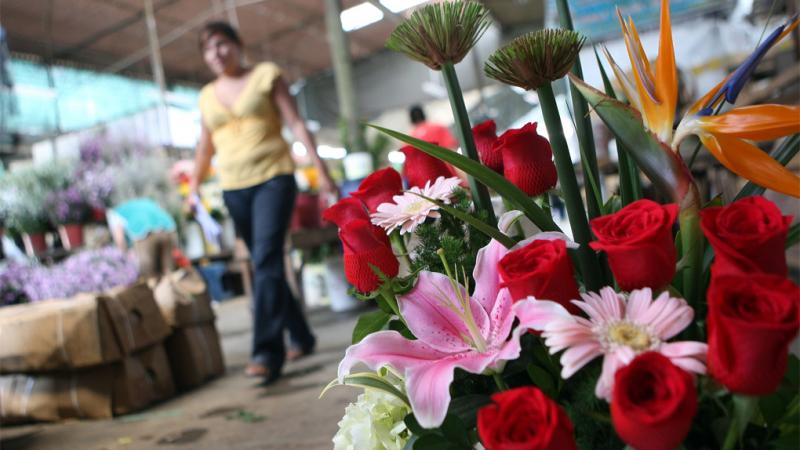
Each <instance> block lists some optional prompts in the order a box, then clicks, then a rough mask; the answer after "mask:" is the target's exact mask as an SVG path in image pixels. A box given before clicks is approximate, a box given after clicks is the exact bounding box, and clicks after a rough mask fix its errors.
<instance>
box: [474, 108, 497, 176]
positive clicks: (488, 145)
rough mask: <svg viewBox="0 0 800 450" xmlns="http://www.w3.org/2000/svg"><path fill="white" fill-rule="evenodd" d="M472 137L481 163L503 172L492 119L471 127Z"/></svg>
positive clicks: (495, 129)
mask: <svg viewBox="0 0 800 450" xmlns="http://www.w3.org/2000/svg"><path fill="white" fill-rule="evenodd" d="M472 137H473V138H474V139H475V147H476V148H477V149H478V156H479V157H480V159H481V163H483V165H484V166H486V167H488V168H490V169H492V170H494V171H495V172H497V173H503V153H502V152H501V151H500V149H499V148H497V147H495V144H496V143H497V124H495V123H494V120H491V119H489V120H487V121H485V122H481V123H479V124H477V125H475V126H474V127H472Z"/></svg>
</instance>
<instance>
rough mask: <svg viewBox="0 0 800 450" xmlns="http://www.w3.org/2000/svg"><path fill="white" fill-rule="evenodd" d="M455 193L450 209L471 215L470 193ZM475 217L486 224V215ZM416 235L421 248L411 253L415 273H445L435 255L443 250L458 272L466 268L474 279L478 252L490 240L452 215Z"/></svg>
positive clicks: (443, 215)
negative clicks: (473, 274)
mask: <svg viewBox="0 0 800 450" xmlns="http://www.w3.org/2000/svg"><path fill="white" fill-rule="evenodd" d="M455 192H456V194H455V196H454V197H453V203H452V204H451V205H450V206H451V207H453V208H454V209H456V210H459V211H461V212H464V213H467V212H469V211H470V210H471V209H472V202H471V201H470V200H469V198H468V197H467V193H466V192H464V191H463V190H461V189H458V190H456V191H455ZM474 214H475V215H477V217H478V218H479V219H481V220H484V221H485V220H486V217H485V214H482V213H480V212H478V213H474ZM482 216H483V217H482ZM416 234H417V237H418V238H419V244H418V246H417V247H416V249H415V250H414V251H413V252H412V253H413V254H412V260H413V267H412V269H413V270H415V271H418V270H429V271H433V272H439V273H445V270H444V266H443V265H442V260H441V258H440V257H439V255H438V254H437V253H436V252H437V251H438V250H439V249H440V248H441V249H443V250H444V256H445V258H446V259H447V261H448V262H449V263H450V264H451V265H455V266H456V267H458V270H459V272H460V271H461V269H462V268H463V269H464V271H465V272H466V274H467V276H469V277H471V276H472V270H473V269H474V268H475V257H476V255H477V253H478V250H479V249H480V248H481V247H484V246H485V245H486V244H488V243H489V238H488V237H487V236H486V235H485V234H483V233H482V232H480V231H479V230H478V229H476V228H474V227H472V226H470V225H468V224H466V223H464V222H463V221H461V220H460V219H458V218H456V217H454V216H452V215H450V214H442V217H441V218H440V219H438V220H436V221H430V222H426V223H424V224H422V225H420V226H419V227H417V231H416Z"/></svg>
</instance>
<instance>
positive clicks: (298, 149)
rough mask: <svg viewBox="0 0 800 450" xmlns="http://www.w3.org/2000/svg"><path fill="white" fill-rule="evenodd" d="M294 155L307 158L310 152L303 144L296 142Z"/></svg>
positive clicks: (293, 149) (293, 145)
mask: <svg viewBox="0 0 800 450" xmlns="http://www.w3.org/2000/svg"><path fill="white" fill-rule="evenodd" d="M292 153H294V154H295V156H306V154H307V153H308V150H306V146H305V145H303V143H302V142H295V143H294V144H292Z"/></svg>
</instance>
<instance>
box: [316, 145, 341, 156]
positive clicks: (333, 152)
mask: <svg viewBox="0 0 800 450" xmlns="http://www.w3.org/2000/svg"><path fill="white" fill-rule="evenodd" d="M317 153H318V154H319V157H320V158H325V159H342V158H344V157H345V156H347V150H345V149H344V147H331V146H330V145H320V146H319V147H317Z"/></svg>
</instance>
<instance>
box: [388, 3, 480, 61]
mask: <svg viewBox="0 0 800 450" xmlns="http://www.w3.org/2000/svg"><path fill="white" fill-rule="evenodd" d="M490 24H491V21H490V19H489V11H488V10H487V9H486V8H485V7H483V5H481V4H480V3H477V2H471V1H467V2H463V1H457V2H442V3H434V4H431V5H427V6H424V7H422V8H419V9H417V10H416V11H414V13H412V14H411V17H409V18H408V20H406V21H405V22H403V23H401V24H400V25H398V26H397V28H395V30H394V31H393V32H392V34H391V36H389V39H388V40H387V41H386V47H388V48H390V49H392V50H395V51H398V52H400V53H403V54H405V55H406V56H408V57H409V58H411V59H413V60H416V61H419V62H421V63H423V64H425V65H426V66H428V67H430V68H431V69H433V70H440V69H441V68H442V66H443V65H444V64H447V63H450V64H456V63H458V62H459V61H461V60H462V59H464V56H466V55H467V53H468V52H469V50H470V49H471V48H472V47H473V46H475V43H476V42H478V39H480V37H481V36H482V35H483V33H484V32H485V31H486V30H487V29H488V28H489V25H490Z"/></svg>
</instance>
